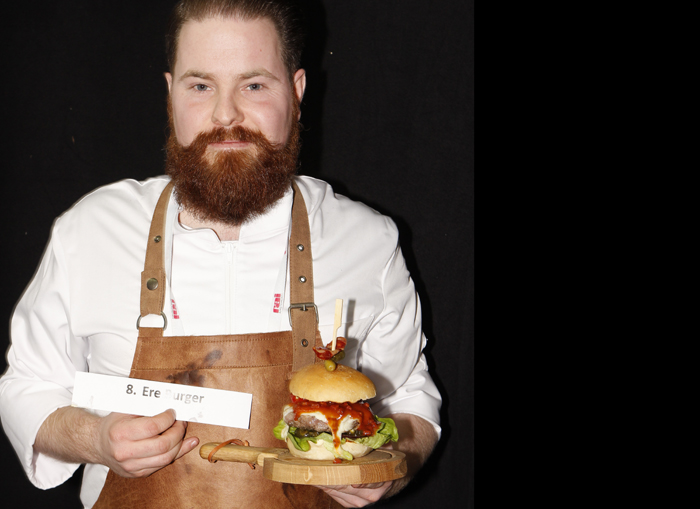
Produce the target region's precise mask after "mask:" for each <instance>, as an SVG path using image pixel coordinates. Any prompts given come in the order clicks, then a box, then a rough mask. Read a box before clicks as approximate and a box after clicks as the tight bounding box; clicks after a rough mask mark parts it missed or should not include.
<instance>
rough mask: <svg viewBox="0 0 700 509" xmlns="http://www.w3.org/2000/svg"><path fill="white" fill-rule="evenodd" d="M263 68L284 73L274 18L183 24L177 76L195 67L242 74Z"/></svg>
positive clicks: (206, 70) (209, 20) (208, 20)
mask: <svg viewBox="0 0 700 509" xmlns="http://www.w3.org/2000/svg"><path fill="white" fill-rule="evenodd" d="M260 67H262V68H264V69H265V70H267V71H269V72H272V73H273V74H277V73H281V75H280V77H281V76H283V75H284V64H283V62H282V51H281V44H280V40H279V36H278V34H277V31H276V29H275V26H274V24H273V23H272V22H271V21H270V20H268V19H264V18H263V19H256V20H248V21H244V20H241V19H238V18H206V19H204V20H202V21H188V22H186V23H185V24H184V25H183V26H182V30H181V31H180V36H179V38H178V45H177V54H176V63H175V69H174V73H175V75H176V76H177V75H182V74H184V73H186V72H187V71H191V70H193V69H197V70H202V71H205V72H215V71H218V72H222V71H229V72H233V73H240V72H245V71H249V70H251V69H252V68H260Z"/></svg>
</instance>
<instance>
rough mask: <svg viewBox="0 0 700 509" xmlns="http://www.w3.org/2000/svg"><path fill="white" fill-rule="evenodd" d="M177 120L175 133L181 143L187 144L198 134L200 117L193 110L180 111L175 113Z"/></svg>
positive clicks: (175, 119)
mask: <svg viewBox="0 0 700 509" xmlns="http://www.w3.org/2000/svg"><path fill="white" fill-rule="evenodd" d="M173 119H174V121H175V135H176V136H177V140H178V141H179V142H180V144H181V145H184V146H187V145H189V144H190V143H192V141H193V140H194V138H195V136H196V135H197V132H198V129H197V126H198V119H197V116H196V115H193V114H192V112H191V111H184V112H183V111H180V112H176V113H174V115H173Z"/></svg>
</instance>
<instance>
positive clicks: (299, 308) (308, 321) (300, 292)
mask: <svg viewBox="0 0 700 509" xmlns="http://www.w3.org/2000/svg"><path fill="white" fill-rule="evenodd" d="M292 188H293V189H294V204H293V205H292V231H291V234H290V236H289V250H288V251H289V319H290V322H291V324H292V337H293V341H294V344H293V347H294V361H293V365H292V371H299V370H300V369H301V368H303V367H304V366H306V365H308V364H313V363H314V361H315V360H316V355H315V354H314V351H313V346H314V345H315V343H316V330H317V328H318V308H317V307H316V304H315V302H314V271H313V257H312V255H311V232H310V231H309V213H308V211H307V209H306V203H305V202H304V197H303V196H302V194H301V191H300V190H299V187H298V186H297V183H296V182H294V181H293V182H292ZM311 308H313V311H312V309H311Z"/></svg>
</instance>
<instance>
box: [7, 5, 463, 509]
mask: <svg viewBox="0 0 700 509" xmlns="http://www.w3.org/2000/svg"><path fill="white" fill-rule="evenodd" d="M302 3H303V4H304V6H305V9H306V14H307V17H308V20H309V25H310V30H311V33H310V38H309V44H308V48H307V51H306V53H305V56H304V66H305V68H306V69H307V72H308V79H309V81H308V88H307V93H306V97H305V99H304V103H303V104H302V122H303V124H304V127H305V131H304V134H303V141H304V146H303V149H302V173H305V174H308V175H312V176H315V177H318V178H321V179H324V180H327V181H329V182H330V183H332V184H333V185H334V187H335V189H336V191H337V192H340V193H341V194H345V195H347V196H350V197H351V198H354V199H357V200H360V201H363V202H365V203H367V204H369V205H370V206H372V207H374V208H375V209H377V210H379V211H380V212H382V213H384V214H387V215H389V216H391V217H392V218H393V219H394V220H395V221H396V223H397V224H398V226H399V229H400V231H401V244H402V248H403V250H404V255H405V256H406V259H407V263H408V265H409V268H410V270H411V272H412V275H413V278H414V280H415V282H416V286H417V288H418V291H419V293H420V296H421V300H422V304H423V312H424V322H425V331H426V334H427V336H428V338H429V340H430V344H429V346H428V348H427V356H428V361H429V364H430V368H431V372H432V375H433V377H434V379H435V381H436V382H437V384H438V386H439V388H440V390H441V391H442V394H443V398H444V404H443V408H442V419H443V427H444V431H443V437H442V440H441V442H440V444H439V446H438V449H437V450H436V452H435V454H434V455H433V457H432V458H431V460H430V462H429V464H428V468H426V469H424V471H423V472H422V474H421V475H420V477H419V479H417V480H416V481H415V482H414V483H413V484H412V485H411V486H410V487H409V488H408V489H407V490H406V491H405V492H404V493H403V494H401V495H400V496H399V497H397V498H395V499H393V500H390V501H387V502H384V503H382V504H380V506H381V507H387V508H388V507H395V508H399V507H400V508H423V507H428V506H430V505H432V504H454V503H456V502H459V503H460V505H463V504H466V505H467V506H468V507H471V506H472V505H473V499H474V489H473V480H474V474H473V470H474V467H473V465H474V445H473V436H474V418H473V412H474V396H473V395H474V375H473V369H474V360H473V359H474V346H473V345H474V342H473V332H474V273H473V266H474V259H473V257H474V246H473V240H474V232H473V225H474V176H473V175H474V147H473V141H474V135H473V130H474V121H473V118H474V111H473V106H474V101H473V94H474V79H473V69H474V64H473V41H474V27H473V5H472V2H471V1H459V0H453V1H447V2H435V3H431V2H424V1H417V0H383V1H381V2H378V1H376V0H374V1H370V0H356V1H354V2H341V1H333V0H305V1H303V2H302ZM171 5H172V2H171V1H170V0H168V1H164V0H149V1H148V2H142V1H139V2H136V1H123V2H114V1H109V2H108V1H105V0H73V1H69V2H52V3H47V2H43V1H36V0H26V1H22V2H17V3H13V4H12V6H11V7H6V6H3V17H4V18H6V20H5V23H4V28H3V31H2V34H1V35H0V37H1V38H2V39H0V40H1V41H2V48H3V64H4V69H5V72H4V78H3V79H2V80H0V82H1V86H2V104H3V113H4V115H3V117H4V122H3V124H4V132H3V135H2V137H0V140H1V143H2V154H3V156H4V162H3V172H2V175H3V183H2V187H1V190H0V192H1V193H2V195H1V200H0V207H1V209H0V211H1V212H2V217H3V219H4V225H5V231H4V234H3V235H2V243H3V245H2V251H1V252H2V254H1V255H0V256H2V267H3V269H4V275H5V277H3V279H2V292H0V322H2V323H4V324H8V323H9V318H10V314H11V312H12V309H13V307H14V305H15V303H16V302H17V300H18V298H19V296H20V295H21V293H22V291H23V289H24V288H25V286H26V285H27V283H28V282H29V280H30V278H31V276H32V274H33V273H34V271H35V270H36V267H37V264H38V262H39V259H40V257H41V254H42V252H43V249H44V247H45V245H46V242H47V240H48V235H49V231H50V227H51V224H52V222H53V220H54V219H55V217H56V216H58V215H60V214H61V213H62V212H63V211H65V210H66V209H67V208H69V207H70V206H71V205H72V204H73V203H74V202H75V201H76V200H78V199H79V198H80V197H81V196H83V195H84V194H86V193H87V192H89V191H91V190H93V189H94V188H96V187H98V186H101V185H105V184H108V183H111V182H114V181H116V180H120V179H124V178H135V179H145V178H148V177H150V176H153V175H158V174H161V173H162V166H163V145H164V142H165V136H166V131H165V122H166V114H165V98H166V95H165V94H166V85H165V81H164V79H163V72H164V71H165V70H166V68H165V58H164V55H163V43H162V39H163V37H162V34H163V32H164V28H165V19H166V16H167V13H168V12H169V9H170V7H171ZM8 336H9V334H8V327H7V326H2V327H0V348H1V349H2V350H3V351H5V350H6V348H7V345H8V344H9V337H8ZM0 369H2V370H4V358H3V365H2V367H0ZM0 435H1V436H0V457H1V458H2V460H1V463H0V465H2V476H0V483H1V484H0V487H1V489H2V491H1V492H2V493H3V499H4V502H7V503H9V504H11V505H8V507H25V508H34V507H36V508H39V507H53V508H63V507H66V508H75V507H80V503H79V501H78V496H77V493H78V490H79V485H80V480H79V476H74V478H73V479H72V480H71V481H69V482H68V483H66V484H64V485H63V486H61V487H58V488H55V489H52V490H49V491H46V492H43V491H40V490H38V489H35V488H33V487H32V486H31V484H30V483H29V481H28V480H27V479H26V477H25V475H24V473H23V472H22V470H21V467H20V464H19V461H18V460H17V458H16V456H15V454H14V452H13V450H12V448H11V446H10V444H9V442H8V441H7V439H6V438H5V436H4V435H3V434H0ZM13 501H16V502H13ZM3 506H4V503H3Z"/></svg>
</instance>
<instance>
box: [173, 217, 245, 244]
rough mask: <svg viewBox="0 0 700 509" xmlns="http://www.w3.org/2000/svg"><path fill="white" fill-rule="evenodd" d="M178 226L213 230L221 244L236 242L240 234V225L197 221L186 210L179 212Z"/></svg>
mask: <svg viewBox="0 0 700 509" xmlns="http://www.w3.org/2000/svg"><path fill="white" fill-rule="evenodd" d="M180 224H182V225H184V226H187V227H189V228H194V229H200V228H208V229H210V230H213V231H214V233H216V235H217V236H218V237H219V240H220V241H221V242H227V241H232V240H238V238H239V236H240V234H241V225H231V224H226V223H221V222H218V221H207V220H201V219H198V218H197V217H196V216H194V215H193V214H192V213H190V212H189V211H188V210H187V209H185V210H183V211H182V212H180Z"/></svg>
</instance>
